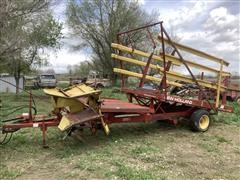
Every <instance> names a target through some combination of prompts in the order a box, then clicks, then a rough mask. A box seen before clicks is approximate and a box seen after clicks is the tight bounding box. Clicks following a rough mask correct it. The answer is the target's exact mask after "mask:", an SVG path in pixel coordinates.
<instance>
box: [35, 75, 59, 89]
mask: <svg viewBox="0 0 240 180" xmlns="http://www.w3.org/2000/svg"><path fill="white" fill-rule="evenodd" d="M34 85H35V87H38V88H39V87H40V88H45V87H47V88H55V87H56V85H57V80H56V78H55V75H54V74H41V75H38V77H37V81H36V82H35V84H34Z"/></svg>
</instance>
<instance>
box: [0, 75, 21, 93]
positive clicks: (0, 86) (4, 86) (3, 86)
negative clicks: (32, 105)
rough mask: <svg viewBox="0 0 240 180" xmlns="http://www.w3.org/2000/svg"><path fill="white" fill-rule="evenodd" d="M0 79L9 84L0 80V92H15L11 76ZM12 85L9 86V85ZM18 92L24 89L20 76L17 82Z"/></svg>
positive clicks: (0, 76) (14, 82)
mask: <svg viewBox="0 0 240 180" xmlns="http://www.w3.org/2000/svg"><path fill="white" fill-rule="evenodd" d="M0 79H2V80H4V81H7V82H9V83H6V82H3V81H1V80H0V92H12V93H15V92H16V81H15V78H14V77H13V76H10V75H0ZM10 83H11V84H12V85H11V84H10ZM19 88H20V89H19V92H22V89H23V88H24V77H23V76H22V77H21V78H20V80H19Z"/></svg>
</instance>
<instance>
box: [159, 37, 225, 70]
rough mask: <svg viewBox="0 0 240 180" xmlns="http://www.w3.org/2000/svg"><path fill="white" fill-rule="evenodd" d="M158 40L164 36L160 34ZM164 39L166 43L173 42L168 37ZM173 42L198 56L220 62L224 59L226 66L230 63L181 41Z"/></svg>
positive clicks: (179, 47) (177, 46) (181, 48)
mask: <svg viewBox="0 0 240 180" xmlns="http://www.w3.org/2000/svg"><path fill="white" fill-rule="evenodd" d="M158 40H159V41H161V40H162V36H161V35H158ZM163 40H164V42H165V43H167V44H170V45H171V43H170V41H169V40H168V39H166V38H163ZM172 43H173V44H174V45H175V46H176V48H178V49H180V50H183V51H186V52H189V53H191V54H194V55H196V56H199V57H202V58H205V59H209V60H211V61H214V62H216V63H219V64H221V61H222V62H223V65H225V66H228V65H229V63H228V62H227V61H224V60H222V59H220V58H218V57H215V56H213V55H210V54H207V53H205V52H203V51H199V50H196V49H194V48H191V47H189V46H186V45H182V44H179V43H177V42H174V41H172Z"/></svg>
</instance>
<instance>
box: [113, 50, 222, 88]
mask: <svg viewBox="0 0 240 180" xmlns="http://www.w3.org/2000/svg"><path fill="white" fill-rule="evenodd" d="M111 56H112V58H114V59H118V60H121V61H125V62H128V63H132V64H136V65H140V66H146V64H147V63H145V62H143V61H139V60H136V59H133V58H128V57H124V56H119V55H116V54H112V55H111ZM149 67H150V68H153V69H158V70H159V71H160V72H161V74H163V68H162V67H160V66H158V65H154V64H150V65H149ZM129 72H131V71H129ZM166 73H167V78H171V79H175V80H179V81H183V82H187V83H195V82H194V80H193V79H192V78H191V77H188V76H185V75H182V74H180V73H177V72H174V71H167V72H166ZM134 77H136V76H134ZM149 80H150V79H149ZM197 81H198V83H199V84H200V85H201V86H203V87H208V88H212V89H217V87H218V86H217V84H213V83H212V82H210V81H206V80H201V79H197ZM220 90H221V91H225V90H226V87H224V86H221V89H220Z"/></svg>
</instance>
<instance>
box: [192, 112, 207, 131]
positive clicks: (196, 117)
mask: <svg viewBox="0 0 240 180" xmlns="http://www.w3.org/2000/svg"><path fill="white" fill-rule="evenodd" d="M202 117H204V118H208V123H207V124H206V125H207V127H204V128H203V127H201V124H200V121H201V118H202ZM190 123H191V128H192V130H193V131H198V132H205V131H207V130H208V128H209V125H210V117H209V112H208V111H207V110H205V109H197V110H196V111H194V112H193V113H192V115H191V117H190Z"/></svg>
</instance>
